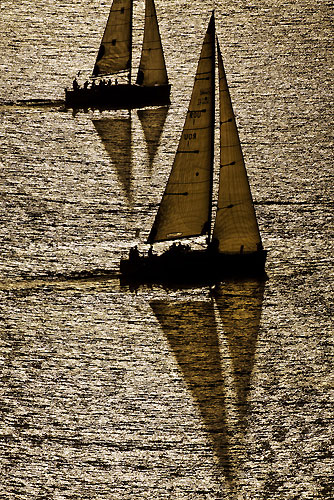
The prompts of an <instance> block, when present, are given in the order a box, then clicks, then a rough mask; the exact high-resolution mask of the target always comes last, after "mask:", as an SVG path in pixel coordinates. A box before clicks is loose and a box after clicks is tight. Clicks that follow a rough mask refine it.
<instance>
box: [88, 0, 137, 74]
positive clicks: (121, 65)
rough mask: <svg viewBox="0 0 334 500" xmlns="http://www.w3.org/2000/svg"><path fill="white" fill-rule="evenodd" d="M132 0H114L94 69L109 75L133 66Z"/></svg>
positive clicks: (96, 72)
mask: <svg viewBox="0 0 334 500" xmlns="http://www.w3.org/2000/svg"><path fill="white" fill-rule="evenodd" d="M131 54H132V0H114V1H113V4H112V6H111V10H110V14H109V17H108V21H107V25H106V28H105V31H104V34H103V37H102V41H101V45H100V50H99V53H98V56H97V58H96V63H95V67H94V71H93V75H94V76H99V75H108V74H112V73H117V72H119V71H124V70H126V69H130V68H131Z"/></svg>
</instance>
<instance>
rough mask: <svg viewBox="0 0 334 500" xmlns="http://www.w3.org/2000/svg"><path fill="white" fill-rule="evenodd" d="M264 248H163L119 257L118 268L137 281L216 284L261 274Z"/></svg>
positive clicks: (263, 262)
mask: <svg viewBox="0 0 334 500" xmlns="http://www.w3.org/2000/svg"><path fill="white" fill-rule="evenodd" d="M266 257H267V251H266V250H260V251H258V252H252V253H242V254H223V253H211V252H209V251H205V250H189V251H180V252H178V251H177V250H176V251H174V252H173V251H170V250H169V251H167V252H165V253H163V254H162V255H151V256H138V257H131V258H128V259H122V260H121V263H120V271H121V274H122V277H123V278H125V279H127V280H134V281H139V282H147V283H149V282H153V283H154V282H156V283H157V282H170V283H177V282H179V283H184V282H192V283H208V284H210V283H216V282H217V281H220V280H221V279H224V278H246V277H265V270H264V267H265V262H266Z"/></svg>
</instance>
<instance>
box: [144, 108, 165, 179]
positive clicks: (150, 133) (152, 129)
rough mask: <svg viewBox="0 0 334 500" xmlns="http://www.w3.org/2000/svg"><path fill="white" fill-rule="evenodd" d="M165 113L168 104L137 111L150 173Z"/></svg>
mask: <svg viewBox="0 0 334 500" xmlns="http://www.w3.org/2000/svg"><path fill="white" fill-rule="evenodd" d="M167 113H168V106H161V107H160V108H146V109H139V110H138V111H137V114H138V118H139V120H140V123H141V125H142V128H143V131H144V136H145V140H146V144H147V150H148V156H149V169H150V173H152V166H153V161H154V157H155V154H156V152H157V149H158V146H159V143H160V137H161V132H162V129H163V128H164V124H165V120H166V116H167Z"/></svg>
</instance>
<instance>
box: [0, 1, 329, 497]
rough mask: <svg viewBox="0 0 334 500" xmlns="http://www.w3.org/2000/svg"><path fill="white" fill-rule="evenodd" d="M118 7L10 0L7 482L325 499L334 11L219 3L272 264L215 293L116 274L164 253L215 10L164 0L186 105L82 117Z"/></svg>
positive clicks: (106, 493) (0, 208) (2, 210)
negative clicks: (161, 206) (155, 247)
mask: <svg viewBox="0 0 334 500" xmlns="http://www.w3.org/2000/svg"><path fill="white" fill-rule="evenodd" d="M109 7H110V3H109V1H108V2H106V1H101V2H100V1H98V0H84V1H79V0H73V1H71V2H70V1H67V2H54V1H52V0H43V2H42V1H40V0H35V1H34V2H32V1H31V0H21V1H18V2H15V5H14V4H13V3H12V2H9V1H8V0H2V2H1V6H0V10H1V16H0V33H1V34H0V39H1V42H2V43H1V45H2V51H1V56H0V68H1V74H2V78H1V80H0V117H1V129H0V134H1V142H0V153H1V154H0V165H1V168H0V175H1V184H0V215H1V218H0V221H1V224H0V234H1V261H0V295H1V301H0V321H1V341H0V355H1V376H2V383H1V399H0V401H1V405H0V409H1V414H2V418H1V424H0V456H1V463H0V466H1V473H0V476H1V478H2V480H1V481H0V498H1V499H2V498H3V499H6V500H7V499H8V500H14V499H15V500H28V499H29V500H30V499H32V498H34V499H37V500H42V499H43V500H65V499H71V500H74V499H85V500H86V499H94V500H102V499H103V500H118V499H122V500H125V499H129V500H135V499H138V500H139V499H159V500H160V499H161V500H162V499H173V500H174V499H177V500H179V499H187V500H188V499H191V500H204V499H220V498H223V499H235V500H239V499H240V500H241V499H242V500H246V499H247V500H253V499H257V500H277V499H284V500H290V499H294V500H299V499H303V500H304V499H326V500H327V499H329V498H331V491H332V489H333V480H332V471H333V458H332V450H333V442H332V434H333V429H332V426H333V424H332V422H333V398H332V396H333V378H332V374H333V340H332V338H333V336H332V334H333V328H332V311H331V309H332V300H333V299H332V296H333V271H332V268H333V258H332V237H333V211H332V191H333V189H332V186H333V176H332V161H331V152H332V121H333V111H332V110H333V107H332V102H333V99H332V73H331V68H332V66H333V56H332V54H333V50H332V49H333V45H332V34H331V18H332V15H333V8H332V5H331V3H329V2H326V1H323V2H321V3H314V2H313V3H312V2H310V1H309V0H297V1H296V2H282V1H275V2H263V1H262V2H260V1H259V0H254V1H253V2H252V3H250V4H249V3H246V2H244V1H241V0H235V1H233V2H230V1H227V2H224V3H222V2H218V3H216V18H217V31H218V36H219V40H220V44H221V46H222V51H223V57H224V61H225V66H226V73H227V76H228V80H229V83H230V87H231V95H232V99H233V102H234V107H235V111H236V115H237V120H238V124H239V129H240V137H241V141H242V144H243V150H244V154H245V160H246V165H247V168H248V173H249V178H250V183H251V186H252V192H253V196H254V200H255V204H256V212H257V215H258V219H259V225H260V229H261V234H262V237H263V241H264V246H265V247H266V248H267V249H268V250H269V256H268V263H267V273H268V277H269V280H268V281H266V282H265V283H261V282H255V281H246V282H240V283H228V282H226V283H225V282H223V283H221V286H220V288H219V289H217V290H215V291H214V292H210V291H209V290H208V289H207V288H205V287H204V288H189V289H175V290H174V289H165V288H162V287H159V286H153V287H142V288H140V289H138V290H131V289H130V288H129V287H128V286H123V285H121V284H120V282H119V279H118V277H117V270H118V263H119V259H120V257H121V256H122V255H124V254H126V253H127V251H128V249H129V248H130V246H132V245H133V244H138V245H139V246H140V247H141V248H142V249H143V250H144V249H145V250H146V249H147V248H146V247H145V245H143V244H142V242H143V241H144V240H145V238H146V236H147V235H148V232H149V230H150V227H151V224H152V222H153V219H154V215H155V212H156V207H157V203H158V202H159V199H160V196H161V193H162V191H163V189H164V185H165V181H166V178H167V176H168V174H169V170H170V167H171V164H172V161H173V157H174V154H175V150H176V146H177V142H178V138H179V134H180V131H181V128H182V125H183V121H184V116H185V111H186V107H187V104H188V101H189V97H190V92H191V88H192V84H193V77H194V73H195V69H196V64H197V58H198V55H199V51H200V46H201V43H202V40H203V36H204V33H205V30H206V27H207V22H208V19H209V16H210V11H211V9H212V8H213V4H212V3H210V2H206V1H205V2H200V1H198V0H194V1H193V2H191V3H190V2H184V1H181V2H159V1H158V0H157V2H156V7H157V12H158V16H159V20H160V27H161V35H162V40H163V44H164V48H165V56H166V63H167V68H168V72H169V76H170V80H171V83H172V85H173V87H172V96H171V97H172V104H171V106H170V108H169V109H168V110H166V109H163V108H162V109H146V110H141V111H133V112H131V115H130V114H129V113H128V112H126V111H124V112H123V111H118V112H113V111H110V112H104V113H102V114H100V113H99V112H97V111H95V112H93V111H89V112H87V113H77V114H76V115H73V113H72V112H70V111H65V110H64V108H63V107H62V105H61V100H62V99H63V88H64V87H65V86H69V85H71V81H72V78H73V77H74V75H75V74H76V73H77V72H78V71H79V70H83V73H82V78H86V77H87V76H88V74H89V72H90V71H91V68H92V67H93V63H94V60H95V55H96V52H97V49H98V44H99V40H100V36H101V33H102V31H103V29H104V23H105V21H106V17H107V14H108V10H109ZM142 11H143V2H141V3H137V2H136V3H135V16H136V18H135V23H134V25H135V39H136V47H135V49H136V51H135V58H134V59H135V61H134V62H135V64H136V61H138V57H139V45H140V37H141V36H142V24H141V23H142V18H141V16H142ZM32 100H42V101H40V102H36V101H33V102H32ZM19 101H20V102H19ZM96 269H99V270H111V271H112V272H113V273H114V274H111V275H110V276H109V277H108V278H107V277H104V278H103V277H101V276H100V277H99V276H97V273H96V272H95V270H96ZM82 272H86V273H87V275H90V276H92V277H90V278H88V277H86V278H83V277H82V278H79V279H78V275H79V274H80V273H82Z"/></svg>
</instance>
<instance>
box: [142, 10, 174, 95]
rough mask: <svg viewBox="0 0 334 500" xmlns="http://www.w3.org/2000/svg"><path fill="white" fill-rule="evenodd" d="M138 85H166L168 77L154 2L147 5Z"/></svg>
mask: <svg viewBox="0 0 334 500" xmlns="http://www.w3.org/2000/svg"><path fill="white" fill-rule="evenodd" d="M136 83H137V84H138V85H146V86H153V85H165V84H167V83H168V76H167V70H166V64H165V58H164V53H163V49H162V44H161V38H160V32H159V26H158V20H157V14H156V10H155V5H154V1H153V0H146V3H145V28H144V40H143V47H142V53H141V59H140V64H139V70H138V75H137V81H136Z"/></svg>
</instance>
